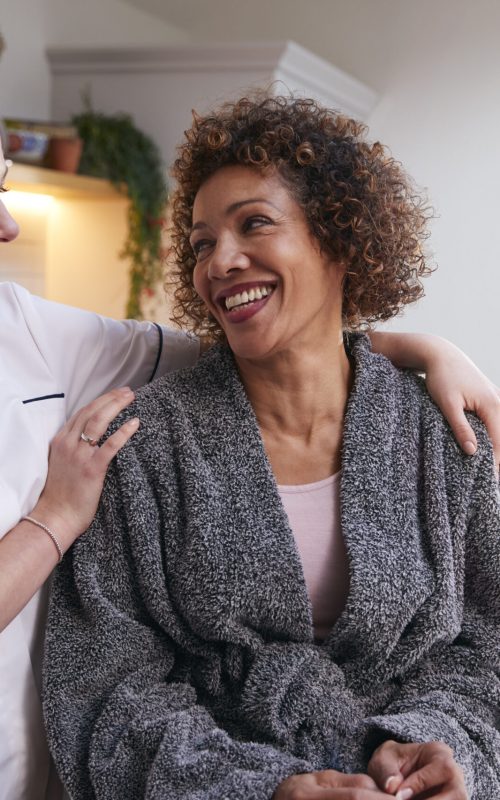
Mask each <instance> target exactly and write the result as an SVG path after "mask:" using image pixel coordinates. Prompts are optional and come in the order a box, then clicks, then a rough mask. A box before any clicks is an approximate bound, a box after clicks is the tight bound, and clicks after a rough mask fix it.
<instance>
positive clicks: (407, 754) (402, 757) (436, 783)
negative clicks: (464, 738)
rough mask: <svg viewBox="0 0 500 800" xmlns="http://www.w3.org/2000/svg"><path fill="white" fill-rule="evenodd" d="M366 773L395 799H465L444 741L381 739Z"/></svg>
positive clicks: (458, 770) (458, 772)
mask: <svg viewBox="0 0 500 800" xmlns="http://www.w3.org/2000/svg"><path fill="white" fill-rule="evenodd" d="M368 773H369V774H370V776H371V777H372V778H373V779H374V780H375V781H376V782H377V785H378V786H380V787H383V788H384V790H385V791H386V792H389V793H390V794H391V795H395V796H396V800H410V798H414V799H415V800H418V798H420V797H422V798H424V797H425V798H435V800H467V799H468V797H469V795H468V793H467V789H466V787H465V781H464V776H463V772H462V770H461V768H460V767H459V765H458V764H457V762H456V761H455V759H454V758H453V751H452V750H451V748H449V747H448V745H446V744H444V743H443V742H428V743H426V744H401V743H400V742H393V741H387V742H384V744H383V745H381V746H380V747H379V748H378V749H377V750H375V752H374V754H373V756H372V757H371V759H370V763H369V764H368Z"/></svg>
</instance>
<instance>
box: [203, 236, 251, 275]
mask: <svg viewBox="0 0 500 800" xmlns="http://www.w3.org/2000/svg"><path fill="white" fill-rule="evenodd" d="M249 265H250V260H249V258H248V256H246V255H245V254H244V253H243V252H242V250H241V247H240V246H239V243H238V241H237V239H236V238H234V237H232V236H227V237H224V236H220V237H219V239H218V240H217V242H216V244H215V247H214V250H213V252H212V254H211V257H210V262H209V265H208V277H209V278H210V279H211V280H217V279H223V278H227V276H228V275H230V274H231V273H233V272H237V271H238V270H242V269H247V268H248V266H249Z"/></svg>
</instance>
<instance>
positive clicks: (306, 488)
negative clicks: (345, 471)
mask: <svg viewBox="0 0 500 800" xmlns="http://www.w3.org/2000/svg"><path fill="white" fill-rule="evenodd" d="M340 474H341V473H340V471H339V472H336V473H335V474H334V475H330V476H329V477H328V478H323V479H322V480H321V481H314V483H298V484H291V485H288V486H287V485H284V484H281V483H280V484H278V490H279V492H283V493H284V494H297V493H299V492H314V491H316V489H324V488H325V486H331V485H332V484H334V483H335V482H336V481H337V480H338V479H339V478H340Z"/></svg>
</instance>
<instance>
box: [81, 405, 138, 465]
mask: <svg viewBox="0 0 500 800" xmlns="http://www.w3.org/2000/svg"><path fill="white" fill-rule="evenodd" d="M139 424H140V423H139V418H138V417H133V418H132V419H129V420H127V422H125V423H124V424H123V425H122V426H121V427H120V428H118V430H117V431H115V432H114V433H113V434H112V435H111V436H109V437H108V438H107V439H106V441H105V442H104V444H102V445H101V446H100V447H96V448H95V454H94V455H93V458H92V469H95V471H96V472H97V473H98V474H99V473H102V474H103V475H104V474H105V473H106V470H107V469H108V467H109V464H110V462H111V461H112V460H113V458H114V457H115V456H116V454H117V453H118V451H119V450H121V448H122V447H123V445H125V444H127V442H128V440H129V439H130V438H131V437H132V436H133V435H134V433H135V432H136V431H137V430H138V428H139Z"/></svg>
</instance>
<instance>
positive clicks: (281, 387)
mask: <svg viewBox="0 0 500 800" xmlns="http://www.w3.org/2000/svg"><path fill="white" fill-rule="evenodd" d="M236 361H237V364H238V368H239V371H240V375H241V378H242V381H243V384H244V386H245V389H246V392H247V395H248V398H249V400H250V403H251V405H252V407H253V409H254V412H255V415H256V417H257V420H258V422H259V426H260V428H261V431H262V432H263V434H265V433H266V432H267V433H269V434H271V435H275V433H276V431H279V432H280V434H282V435H286V436H293V437H294V438H299V439H301V440H302V441H303V442H304V443H305V444H307V443H308V442H309V441H310V440H311V439H312V438H314V437H315V435H317V434H318V433H320V432H321V431H322V430H323V429H324V428H325V427H326V428H328V427H330V426H331V425H332V424H334V425H338V424H340V425H342V422H343V418H344V414H345V409H346V405H347V399H348V397H349V392H350V389H351V385H352V372H353V371H352V367H351V364H350V362H349V359H348V357H347V355H346V352H345V349H344V345H343V340H342V335H341V334H339V335H338V336H337V337H335V338H334V339H329V340H325V341H324V342H322V344H321V346H320V347H318V348H316V349H315V350H314V351H312V350H311V349H310V348H307V349H306V348H303V349H295V350H287V351H285V352H281V353H278V354H276V355H272V356H270V357H269V358H268V359H259V360H258V361H254V360H250V359H240V358H238V357H236Z"/></svg>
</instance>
